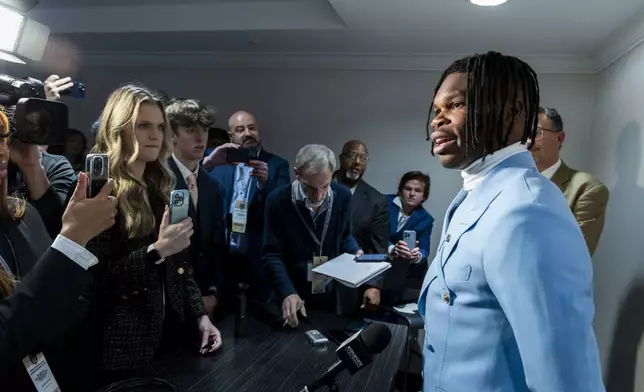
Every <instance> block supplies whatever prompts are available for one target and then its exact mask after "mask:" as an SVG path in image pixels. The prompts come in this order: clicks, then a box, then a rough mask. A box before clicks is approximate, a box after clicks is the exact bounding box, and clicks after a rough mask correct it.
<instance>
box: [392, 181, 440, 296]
mask: <svg viewBox="0 0 644 392" xmlns="http://www.w3.org/2000/svg"><path fill="white" fill-rule="evenodd" d="M429 186H430V178H429V176H428V175H427V174H424V173H421V172H419V171H410V172H407V173H405V174H404V175H403V176H402V178H401V179H400V183H399V184H398V193H397V194H395V195H389V196H388V199H389V222H390V225H389V232H390V236H389V243H390V245H389V252H388V253H389V257H390V258H391V259H392V260H393V262H394V263H393V265H392V268H391V269H390V270H389V271H387V274H386V275H385V285H384V290H383V295H382V297H383V298H382V301H383V302H384V303H387V304H394V303H397V302H399V301H403V302H409V300H410V299H411V298H410V297H417V296H418V289H420V285H421V283H422V281H423V278H424V277H425V274H426V273H427V264H428V262H427V258H428V257H429V244H430V240H431V236H432V227H433V226H434V218H433V217H432V216H431V215H430V214H429V212H427V210H425V209H424V208H423V203H424V202H425V201H427V198H428V197H429ZM405 231H413V232H415V233H416V241H417V244H409V243H407V242H406V241H405V239H404V235H403V234H404V232H405ZM407 289H411V290H407ZM412 290H415V292H413V293H410V294H405V293H406V292H410V291H412Z"/></svg>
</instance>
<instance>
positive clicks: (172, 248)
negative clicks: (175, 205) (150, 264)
mask: <svg viewBox="0 0 644 392" xmlns="http://www.w3.org/2000/svg"><path fill="white" fill-rule="evenodd" d="M193 234H194V227H193V223H192V219H190V218H189V217H188V218H186V219H184V220H182V221H181V222H179V223H175V224H170V209H169V208H168V207H167V206H166V207H165V212H164V213H163V218H162V219H161V226H159V236H158V237H157V241H156V242H155V243H154V249H156V250H157V252H159V255H160V256H161V257H163V258H166V257H168V256H172V255H175V254H177V253H179V252H181V251H182V250H184V249H186V248H187V247H189V246H190V237H192V235H193Z"/></svg>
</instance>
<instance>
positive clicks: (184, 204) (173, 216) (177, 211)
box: [170, 189, 190, 225]
mask: <svg viewBox="0 0 644 392" xmlns="http://www.w3.org/2000/svg"><path fill="white" fill-rule="evenodd" d="M189 209H190V193H188V190H187V189H176V190H174V191H172V192H171V193H170V224H171V225H174V224H177V223H179V222H181V221H182V220H184V219H186V218H187V217H188V212H189Z"/></svg>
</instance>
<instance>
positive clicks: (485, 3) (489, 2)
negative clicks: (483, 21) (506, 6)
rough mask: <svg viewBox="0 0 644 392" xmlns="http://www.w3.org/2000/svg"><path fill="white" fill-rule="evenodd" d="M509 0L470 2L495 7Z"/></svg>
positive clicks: (475, 0) (472, 0)
mask: <svg viewBox="0 0 644 392" xmlns="http://www.w3.org/2000/svg"><path fill="white" fill-rule="evenodd" d="M506 1H508V0H470V3H472V4H474V5H480V6H481V7H494V6H495V5H501V4H503V3H505V2H506Z"/></svg>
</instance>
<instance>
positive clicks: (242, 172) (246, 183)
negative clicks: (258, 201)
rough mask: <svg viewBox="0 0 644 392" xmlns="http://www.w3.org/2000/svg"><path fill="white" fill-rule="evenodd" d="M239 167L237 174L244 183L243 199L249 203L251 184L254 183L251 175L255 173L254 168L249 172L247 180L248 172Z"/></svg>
mask: <svg viewBox="0 0 644 392" xmlns="http://www.w3.org/2000/svg"><path fill="white" fill-rule="evenodd" d="M241 165H242V164H240V165H239V166H237V174H238V175H239V179H240V180H241V182H242V192H243V197H244V200H246V201H248V194H249V192H250V184H251V183H252V182H253V176H252V175H251V172H252V171H253V169H252V168H250V169H249V170H248V179H246V176H245V173H246V170H244V167H242V166H241Z"/></svg>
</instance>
